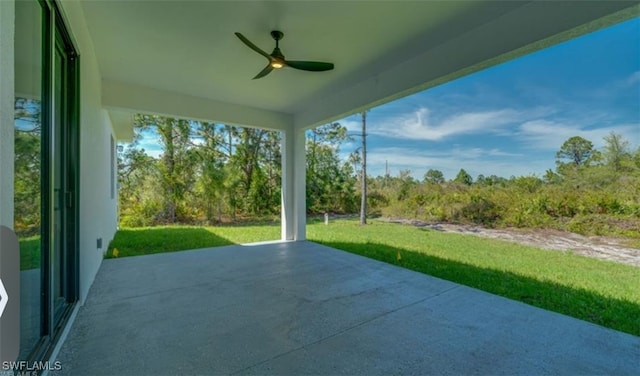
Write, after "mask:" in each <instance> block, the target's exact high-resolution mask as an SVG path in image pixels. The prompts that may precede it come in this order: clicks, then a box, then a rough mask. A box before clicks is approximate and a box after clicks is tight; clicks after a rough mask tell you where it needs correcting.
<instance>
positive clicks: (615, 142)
mask: <svg viewBox="0 0 640 376" xmlns="http://www.w3.org/2000/svg"><path fill="white" fill-rule="evenodd" d="M604 141H605V145H604V152H603V157H604V161H605V164H606V165H607V166H609V167H611V169H613V171H614V172H620V171H622V170H623V168H624V164H625V162H626V161H627V160H628V161H630V160H631V153H630V152H629V142H628V141H627V140H625V139H623V138H622V136H621V135H620V134H618V133H615V132H613V131H612V132H611V133H609V135H608V136H605V137H604Z"/></svg>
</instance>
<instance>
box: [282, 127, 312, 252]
mask: <svg viewBox="0 0 640 376" xmlns="http://www.w3.org/2000/svg"><path fill="white" fill-rule="evenodd" d="M305 144H306V139H305V134H304V130H295V129H293V127H291V128H290V129H287V130H285V131H283V132H282V143H281V146H282V196H281V203H282V205H281V206H282V209H281V216H282V224H281V228H282V232H281V238H282V240H305V239H306V236H307V235H306V234H307V228H306V223H307V208H306V205H307V203H306V189H307V188H306V181H305V179H306V178H305V176H306V156H305Z"/></svg>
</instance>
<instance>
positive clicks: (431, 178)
mask: <svg viewBox="0 0 640 376" xmlns="http://www.w3.org/2000/svg"><path fill="white" fill-rule="evenodd" d="M424 182H425V183H432V184H442V183H444V174H443V173H442V171H440V170H434V169H432V168H430V169H429V170H428V171H427V172H426V173H425V174H424Z"/></svg>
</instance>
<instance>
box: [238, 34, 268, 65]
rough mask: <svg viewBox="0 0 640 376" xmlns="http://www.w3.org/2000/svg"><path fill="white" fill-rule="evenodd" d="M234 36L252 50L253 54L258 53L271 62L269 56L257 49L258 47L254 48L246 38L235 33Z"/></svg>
mask: <svg viewBox="0 0 640 376" xmlns="http://www.w3.org/2000/svg"><path fill="white" fill-rule="evenodd" d="M235 34H236V36H237V37H238V38H239V39H240V40H241V41H242V42H243V43H244V44H246V45H247V46H248V47H249V48H251V49H252V50H254V51H255V52H257V53H259V54H260V55H262V56H264V57H266V58H267V59H269V60H271V56H269V54H268V53H266V52H264V51H262V50H261V49H260V48H258V46H256V45H255V44H253V43H251V41H250V40H249V39H247V38H245V37H244V35H242V34H240V33H235Z"/></svg>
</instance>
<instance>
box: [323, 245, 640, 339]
mask: <svg viewBox="0 0 640 376" xmlns="http://www.w3.org/2000/svg"><path fill="white" fill-rule="evenodd" d="M316 242H317V243H320V244H323V245H326V246H329V247H332V248H337V249H340V250H343V251H346V252H350V253H354V254H357V255H361V256H365V257H368V258H372V259H375V260H379V261H383V262H386V263H389V264H392V265H398V266H401V267H404V268H407V269H410V270H414V271H417V272H420V273H424V274H428V275H431V276H434V277H438V278H442V279H445V280H448V281H451V282H455V283H459V284H462V285H466V286H469V287H473V288H477V289H479V290H483V291H486V292H490V293H492V294H496V295H500V296H504V297H507V298H510V299H513V300H518V301H521V302H523V303H526V304H530V305H532V306H536V307H540V308H544V309H547V310H550V311H555V312H558V313H562V314H565V315H568V316H572V317H575V318H578V319H581V320H585V321H589V322H591V323H594V324H598V325H602V326H605V327H608V328H612V329H615V330H619V331H622V332H626V333H630V334H633V335H636V336H638V335H640V305H638V304H636V303H633V302H631V301H628V300H622V299H616V298H612V297H607V296H603V295H600V294H597V293H594V292H592V291H588V290H585V289H580V288H574V287H570V286H566V285H561V284H558V283H553V282H550V281H544V280H539V279H535V278H531V277H527V276H522V275H518V274H515V273H511V272H507V271H503V270H496V269H488V268H482V267H478V266H474V265H469V264H465V263H461V262H458V261H453V260H447V259H444V258H440V257H435V256H431V255H426V254H423V253H418V252H414V251H410V250H406V249H402V248H397V247H393V246H389V245H386V244H379V243H366V244H362V243H350V242H331V241H326V242H319V241H316ZM398 253H400V255H401V259H400V260H398V257H397V255H398ZM612 278H615V277H614V276H612ZM620 317H627V318H629V320H625V321H623V322H621V321H620V320H619V318H620Z"/></svg>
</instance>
